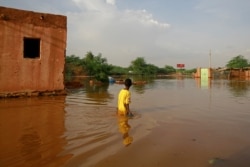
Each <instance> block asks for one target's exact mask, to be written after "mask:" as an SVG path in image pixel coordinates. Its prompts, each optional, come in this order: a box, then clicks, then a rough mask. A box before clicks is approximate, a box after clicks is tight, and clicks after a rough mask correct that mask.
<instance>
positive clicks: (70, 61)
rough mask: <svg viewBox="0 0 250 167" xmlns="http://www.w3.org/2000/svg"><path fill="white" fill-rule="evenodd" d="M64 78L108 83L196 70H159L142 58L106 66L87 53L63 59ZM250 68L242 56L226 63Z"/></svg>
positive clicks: (170, 68) (105, 63)
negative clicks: (111, 79)
mask: <svg viewBox="0 0 250 167" xmlns="http://www.w3.org/2000/svg"><path fill="white" fill-rule="evenodd" d="M65 63H66V64H65V77H66V78H70V77H72V76H82V75H84V76H90V77H93V78H94V79H95V80H97V81H101V82H108V76H114V75H127V74H133V75H145V76H148V75H170V74H173V73H176V72H181V73H184V74H191V73H194V72H196V69H195V68H194V69H189V70H186V69H175V68H174V67H173V66H170V65H165V66H164V67H162V68H160V67H157V66H155V65H154V64H150V63H147V62H146V60H145V59H144V57H137V58H136V59H135V60H132V61H131V63H130V65H129V66H128V67H120V66H116V65H112V64H108V61H107V59H106V58H104V57H102V54H98V55H96V56H95V55H94V54H93V53H92V52H87V53H86V55H85V56H84V57H83V58H80V57H78V56H75V55H70V56H66V59H65ZM247 66H250V64H249V61H248V60H247V59H245V58H244V56H242V55H239V56H236V57H234V58H232V59H231V60H230V61H228V63H227V65H226V67H228V68H243V67H247Z"/></svg>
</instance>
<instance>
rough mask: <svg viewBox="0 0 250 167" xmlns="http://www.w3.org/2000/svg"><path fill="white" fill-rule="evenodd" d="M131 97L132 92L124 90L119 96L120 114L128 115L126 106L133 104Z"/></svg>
mask: <svg viewBox="0 0 250 167" xmlns="http://www.w3.org/2000/svg"><path fill="white" fill-rule="evenodd" d="M130 98H131V95H130V92H129V91H128V90H126V89H122V90H121V91H120V93H119V95H118V113H119V114H124V115H126V114H127V112H128V111H126V108H125V106H124V104H129V103H131V99H130Z"/></svg>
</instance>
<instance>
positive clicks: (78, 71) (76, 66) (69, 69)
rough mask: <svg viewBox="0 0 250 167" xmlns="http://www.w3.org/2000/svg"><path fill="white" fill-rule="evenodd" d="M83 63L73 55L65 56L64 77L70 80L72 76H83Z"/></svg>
mask: <svg viewBox="0 0 250 167" xmlns="http://www.w3.org/2000/svg"><path fill="white" fill-rule="evenodd" d="M82 65H83V61H82V60H81V59H80V58H79V57H76V56H75V55H70V56H66V58H65V76H66V79H70V78H71V77H72V76H74V75H83V73H84V70H83V66H82Z"/></svg>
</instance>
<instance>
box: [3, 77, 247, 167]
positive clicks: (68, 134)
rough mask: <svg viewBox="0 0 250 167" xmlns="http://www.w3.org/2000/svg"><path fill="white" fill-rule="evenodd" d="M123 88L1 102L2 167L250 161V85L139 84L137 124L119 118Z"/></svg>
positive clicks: (134, 106) (88, 88) (221, 82)
mask: <svg viewBox="0 0 250 167" xmlns="http://www.w3.org/2000/svg"><path fill="white" fill-rule="evenodd" d="M122 88H123V85H119V84H113V85H103V86H100V85H99V86H98V85H88V84H84V87H83V88H80V89H74V90H73V89H72V90H69V94H68V95H67V96H56V97H34V98H17V99H0V149H1V152H0V166H80V167H81V166H84V167H85V166H96V167H99V166H103V167H111V166H114V167H116V166H121V167H122V166H148V167H150V166H151V167H152V166H162V167H163V166H164V167H165V166H174V167H178V166H180V167H183V166H186V167H189V166H190V167H191V166H192V167H195V166H197V167H202V166H204V167H206V166H212V165H215V166H229V167H230V166H232V167H233V166H241V167H244V166H248V165H249V164H250V160H249V157H250V147H249V146H250V140H249V138H250V82H249V81H247V80H210V81H209V80H207V81H200V80H198V79H183V78H180V79H176V78H174V79H166V78H165V79H149V80H148V82H147V84H145V85H134V86H132V87H131V90H130V91H131V93H132V103H131V105H130V108H131V110H132V111H133V112H134V114H135V116H134V118H132V119H126V118H119V117H117V116H116V114H115V111H116V103H117V94H118V92H119V90H120V89H122Z"/></svg>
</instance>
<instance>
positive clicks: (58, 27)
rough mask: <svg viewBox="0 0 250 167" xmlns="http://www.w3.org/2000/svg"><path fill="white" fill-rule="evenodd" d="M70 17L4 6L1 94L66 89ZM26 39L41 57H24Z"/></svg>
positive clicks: (0, 20) (0, 11)
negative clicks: (37, 47) (36, 42)
mask: <svg viewBox="0 0 250 167" xmlns="http://www.w3.org/2000/svg"><path fill="white" fill-rule="evenodd" d="M66 22H67V18H66V17H65V16H61V15H52V14H44V13H36V12H31V11H23V10H17V9H10V8H4V7H0V94H11V93H16V92H44V91H55V90H64V63H65V50H66V38H67V28H66V24H67V23H66ZM24 38H37V39H39V40H40V57H38V58H24Z"/></svg>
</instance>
